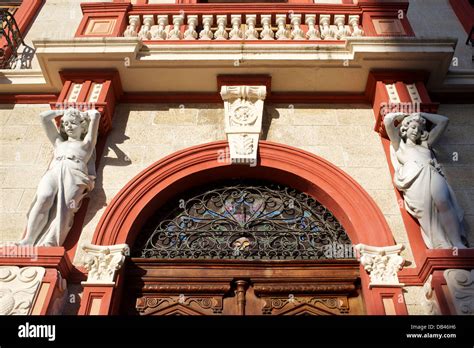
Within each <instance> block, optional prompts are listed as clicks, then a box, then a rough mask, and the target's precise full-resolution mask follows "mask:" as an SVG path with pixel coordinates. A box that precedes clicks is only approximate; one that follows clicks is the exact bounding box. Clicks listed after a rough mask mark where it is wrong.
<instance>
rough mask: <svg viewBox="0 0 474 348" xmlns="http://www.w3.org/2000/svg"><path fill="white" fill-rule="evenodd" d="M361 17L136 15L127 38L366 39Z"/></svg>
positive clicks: (200, 14)
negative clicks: (362, 37)
mask: <svg viewBox="0 0 474 348" xmlns="http://www.w3.org/2000/svg"><path fill="white" fill-rule="evenodd" d="M360 17H361V16H360V15H358V14H353V15H351V14H329V13H321V14H316V13H294V12H289V13H274V14H272V13H265V12H262V13H258V14H257V13H230V14H226V13H221V14H219V13H217V14H204V13H199V12H197V11H196V12H192V13H190V14H185V13H181V14H133V15H129V16H128V26H127V28H126V29H125V31H124V32H123V36H124V37H139V38H140V39H142V40H164V41H170V40H171V41H175V40H183V41H194V40H200V41H211V40H212V41H242V40H259V41H287V40H296V41H303V40H344V39H346V38H348V37H361V36H364V30H363V28H362V26H361V25H360Z"/></svg>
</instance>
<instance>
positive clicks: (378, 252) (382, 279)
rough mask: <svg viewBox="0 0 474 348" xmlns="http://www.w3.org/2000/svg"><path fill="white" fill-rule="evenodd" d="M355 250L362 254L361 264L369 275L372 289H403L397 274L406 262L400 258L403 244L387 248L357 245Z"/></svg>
mask: <svg viewBox="0 0 474 348" xmlns="http://www.w3.org/2000/svg"><path fill="white" fill-rule="evenodd" d="M354 248H355V249H356V250H357V251H358V252H359V253H360V263H361V264H362V266H364V269H365V270H366V271H367V272H368V273H369V276H370V283H369V288H372V287H402V286H404V284H401V283H400V282H399V281H398V276H397V273H398V271H399V270H401V269H402V268H403V264H404V263H405V260H404V259H403V257H401V256H400V252H401V251H402V250H403V249H404V246H403V245H402V244H397V245H391V246H387V247H374V246H369V245H365V244H357V245H355V246H354Z"/></svg>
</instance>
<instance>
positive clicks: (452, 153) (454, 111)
mask: <svg viewBox="0 0 474 348" xmlns="http://www.w3.org/2000/svg"><path fill="white" fill-rule="evenodd" d="M438 113H439V114H441V115H445V116H448V117H449V126H448V129H447V130H446V132H445V133H444V135H443V137H442V138H441V139H440V141H439V143H438V144H436V145H435V150H436V155H437V158H438V160H439V162H440V164H441V165H442V166H443V170H444V172H445V174H446V177H447V179H448V182H449V183H450V184H451V186H452V188H453V190H454V192H455V193H456V197H457V200H458V203H459V204H460V206H461V207H462V208H463V210H464V214H465V215H464V220H465V224H466V229H467V236H468V239H469V241H470V243H471V245H474V117H473V116H474V104H451V105H448V104H444V105H441V106H440V108H439V110H438Z"/></svg>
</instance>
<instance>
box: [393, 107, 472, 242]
mask: <svg viewBox="0 0 474 348" xmlns="http://www.w3.org/2000/svg"><path fill="white" fill-rule="evenodd" d="M427 121H429V122H430V123H431V124H432V127H430V128H431V129H430V130H429V131H428V130H427ZM448 121H449V120H448V118H447V117H445V116H441V115H437V114H429V113H424V112H421V113H413V114H410V115H407V114H405V113H389V114H387V115H386V116H385V118H384V125H385V129H386V131H387V134H388V136H389V138H390V141H391V146H390V155H391V158H392V164H393V167H394V169H395V173H394V178H393V181H394V183H395V186H396V187H397V188H398V190H400V191H401V192H403V197H404V200H405V208H406V210H407V211H408V212H409V213H410V214H411V215H413V216H414V217H416V218H417V219H418V221H419V222H420V226H421V231H422V237H423V240H424V242H425V244H426V246H427V247H428V248H429V249H447V248H453V247H456V248H466V245H465V241H466V236H465V232H464V229H463V225H462V220H463V211H462V209H461V208H460V207H459V205H458V203H457V201H456V197H455V195H454V192H453V190H452V189H451V186H450V185H449V184H448V182H447V181H446V178H445V176H444V174H443V172H442V171H441V168H440V166H439V164H438V162H437V161H436V158H435V156H434V154H433V152H432V150H431V147H432V146H433V144H434V143H436V141H437V140H438V139H439V138H440V137H441V135H442V134H443V132H444V131H445V130H446V128H447V126H448ZM395 123H397V125H396V124H395Z"/></svg>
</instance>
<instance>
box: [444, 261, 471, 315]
mask: <svg viewBox="0 0 474 348" xmlns="http://www.w3.org/2000/svg"><path fill="white" fill-rule="evenodd" d="M444 278H445V279H446V284H447V285H448V289H449V293H450V295H451V301H452V303H453V304H454V307H455V308H456V314H458V315H474V269H471V270H464V269H447V270H445V271H444ZM453 314H454V313H453Z"/></svg>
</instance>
